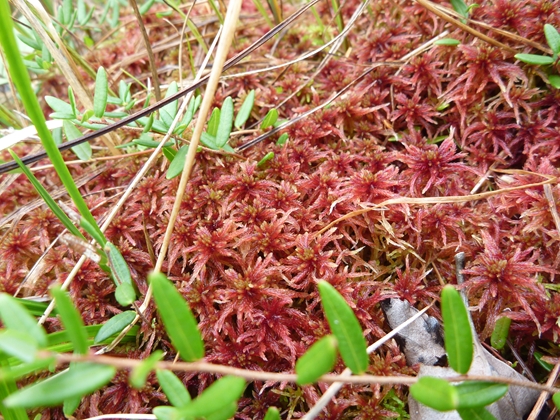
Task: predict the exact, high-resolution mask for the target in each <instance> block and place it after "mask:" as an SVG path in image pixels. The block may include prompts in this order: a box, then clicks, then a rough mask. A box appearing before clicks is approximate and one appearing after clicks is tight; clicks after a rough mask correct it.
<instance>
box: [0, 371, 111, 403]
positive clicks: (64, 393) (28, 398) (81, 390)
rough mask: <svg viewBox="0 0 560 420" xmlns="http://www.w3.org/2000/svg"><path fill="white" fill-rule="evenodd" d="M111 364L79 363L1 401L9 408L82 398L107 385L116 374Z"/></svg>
mask: <svg viewBox="0 0 560 420" xmlns="http://www.w3.org/2000/svg"><path fill="white" fill-rule="evenodd" d="M115 373H116V369H115V368H114V367H113V366H107V365H98V364H93V363H80V364H75V365H73V366H72V369H69V370H66V371H64V372H61V373H59V374H57V375H54V376H51V377H50V378H48V379H46V380H44V381H41V382H37V383H35V384H32V385H29V386H26V387H25V388H23V389H21V390H19V391H17V392H15V393H14V394H12V395H10V396H9V397H8V398H6V399H5V400H4V404H6V406H8V407H22V408H35V407H53V406H57V405H60V404H62V403H63V402H64V401H65V400H67V399H69V398H77V397H83V396H84V395H87V394H89V393H91V392H94V391H96V390H98V389H99V388H101V387H102V386H104V385H106V384H107V383H108V382H109V381H110V380H111V379H112V378H113V376H115Z"/></svg>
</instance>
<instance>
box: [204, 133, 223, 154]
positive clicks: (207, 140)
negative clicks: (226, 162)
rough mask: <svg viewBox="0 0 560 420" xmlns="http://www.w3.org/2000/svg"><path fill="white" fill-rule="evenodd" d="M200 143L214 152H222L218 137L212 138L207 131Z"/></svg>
mask: <svg viewBox="0 0 560 420" xmlns="http://www.w3.org/2000/svg"><path fill="white" fill-rule="evenodd" d="M200 142H201V143H202V144H203V145H205V146H206V147H208V148H209V149H212V150H220V148H219V146H218V144H217V143H216V137H214V136H211V135H210V134H208V133H207V132H206V131H204V132H203V133H202V135H201V136H200Z"/></svg>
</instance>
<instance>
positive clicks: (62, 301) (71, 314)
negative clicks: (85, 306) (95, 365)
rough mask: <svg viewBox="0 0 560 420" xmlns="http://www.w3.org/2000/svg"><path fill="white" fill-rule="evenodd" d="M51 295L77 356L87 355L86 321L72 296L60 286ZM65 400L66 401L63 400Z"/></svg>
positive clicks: (53, 289)
mask: <svg viewBox="0 0 560 420" xmlns="http://www.w3.org/2000/svg"><path fill="white" fill-rule="evenodd" d="M50 292H51V295H52V297H53V298H54V300H55V301H56V309H57V310H58V315H59V316H60V320H61V321H62V325H64V328H65V329H66V332H67V334H68V338H69V339H70V341H71V342H72V345H73V346H74V352H75V353H77V354H86V353H87V352H88V349H89V345H88V337H87V333H86V330H85V326H84V321H83V320H82V317H81V316H80V313H79V312H78V311H77V310H76V308H75V307H74V304H73V303H72V300H71V299H70V296H68V293H66V292H65V291H64V290H62V289H61V288H60V286H55V287H53V288H52V289H51V290H50ZM63 400H64V399H63Z"/></svg>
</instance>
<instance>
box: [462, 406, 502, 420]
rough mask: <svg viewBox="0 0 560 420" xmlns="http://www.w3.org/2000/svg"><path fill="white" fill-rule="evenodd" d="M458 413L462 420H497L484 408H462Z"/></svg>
mask: <svg viewBox="0 0 560 420" xmlns="http://www.w3.org/2000/svg"><path fill="white" fill-rule="evenodd" d="M457 412H458V413H459V415H460V416H461V419H462V420H496V417H494V416H493V415H492V413H490V412H489V411H488V410H487V409H485V408H484V407H478V408H461V409H458V410H457Z"/></svg>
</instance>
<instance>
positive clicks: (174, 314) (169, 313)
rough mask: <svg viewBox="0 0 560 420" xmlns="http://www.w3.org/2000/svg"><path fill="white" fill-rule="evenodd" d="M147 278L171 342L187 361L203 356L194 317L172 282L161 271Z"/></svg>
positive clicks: (201, 343) (202, 346) (200, 339)
mask: <svg viewBox="0 0 560 420" xmlns="http://www.w3.org/2000/svg"><path fill="white" fill-rule="evenodd" d="M148 280H149V282H150V284H151V285H152V288H153V292H154V300H155V302H156V305H157V310H158V312H159V314H160V316H161V319H162V320H163V325H164V326H165V330H166V331H167V333H168V334H169V337H170V338H171V343H172V344H173V346H175V349H177V351H178V352H179V353H180V354H181V358H182V359H183V360H185V361H187V362H194V361H196V360H199V359H202V358H203V357H204V343H203V342H202V336H201V334H200V331H199V330H198V326H197V322H196V319H195V317H194V315H193V313H192V311H191V309H190V308H189V305H188V304H187V302H185V299H183V296H181V294H180V293H179V292H178V291H177V289H176V288H175V286H173V283H171V282H170V281H169V280H168V279H167V277H166V276H165V275H164V274H162V273H151V274H149V275H148Z"/></svg>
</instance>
